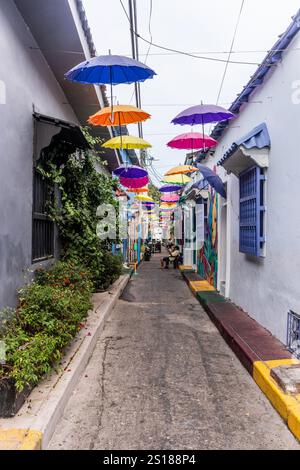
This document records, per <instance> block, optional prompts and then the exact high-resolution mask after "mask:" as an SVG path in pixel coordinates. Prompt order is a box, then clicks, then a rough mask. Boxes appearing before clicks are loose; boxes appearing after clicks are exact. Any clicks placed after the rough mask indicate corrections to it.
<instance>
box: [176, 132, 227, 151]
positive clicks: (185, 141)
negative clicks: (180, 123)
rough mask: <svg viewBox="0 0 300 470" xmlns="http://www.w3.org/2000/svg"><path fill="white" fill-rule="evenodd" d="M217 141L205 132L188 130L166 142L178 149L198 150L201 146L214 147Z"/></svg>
mask: <svg viewBox="0 0 300 470" xmlns="http://www.w3.org/2000/svg"><path fill="white" fill-rule="evenodd" d="M217 144H218V142H217V141H216V140H215V139H213V138H212V137H209V136H208V135H205V134H200V133H199V132H188V133H187V134H180V135H178V136H176V137H175V138H174V139H172V140H170V142H168V143H167V146H168V147H171V148H174V149H179V150H199V149H202V148H212V147H215V146H216V145H217Z"/></svg>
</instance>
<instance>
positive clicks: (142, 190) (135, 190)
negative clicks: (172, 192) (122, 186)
mask: <svg viewBox="0 0 300 470" xmlns="http://www.w3.org/2000/svg"><path fill="white" fill-rule="evenodd" d="M126 191H127V193H136V194H138V193H148V192H149V189H148V188H128V189H126Z"/></svg>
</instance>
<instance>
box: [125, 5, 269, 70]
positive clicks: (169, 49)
mask: <svg viewBox="0 0 300 470" xmlns="http://www.w3.org/2000/svg"><path fill="white" fill-rule="evenodd" d="M119 1H120V3H121V5H122V8H123V10H124V12H125V14H126V17H127V19H128V21H129V23H130V18H129V16H128V14H127V11H126V9H125V7H124V4H123V1H122V0H119ZM133 34H135V35H136V36H137V38H139V39H141V40H142V41H144V42H146V43H147V44H151V46H153V47H156V48H158V49H162V50H164V51H168V52H174V53H177V54H181V55H185V56H188V57H194V58H195V59H201V60H209V61H213V62H223V63H227V62H228V63H230V64H240V65H257V66H258V65H260V63H258V62H246V61H237V60H229V61H228V60H227V59H220V58H217V57H205V56H203V55H196V54H192V53H190V52H186V51H181V50H178V49H174V48H171V47H167V46H162V45H160V44H156V43H154V42H153V41H152V42H151V41H148V39H146V38H144V37H143V36H141V35H140V34H139V33H137V32H136V31H134V29H133ZM267 65H269V66H272V64H267Z"/></svg>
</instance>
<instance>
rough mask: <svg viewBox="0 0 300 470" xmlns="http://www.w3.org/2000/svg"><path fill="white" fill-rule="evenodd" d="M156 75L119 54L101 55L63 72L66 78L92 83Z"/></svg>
mask: <svg viewBox="0 0 300 470" xmlns="http://www.w3.org/2000/svg"><path fill="white" fill-rule="evenodd" d="M154 75H156V73H155V72H154V70H152V69H150V68H149V67H148V66H147V65H145V64H143V63H141V62H139V61H137V60H134V59H130V58H129V57H124V56H120V55H110V54H109V55H102V56H99V57H94V58H92V59H90V60H86V61H84V62H81V63H80V64H78V65H76V67H74V68H73V69H71V70H69V72H67V73H66V74H65V77H66V78H67V79H68V80H71V81H73V82H78V83H83V84H93V85H107V84H110V85H118V84H119V83H135V82H143V81H145V80H147V79H148V78H153V76H154Z"/></svg>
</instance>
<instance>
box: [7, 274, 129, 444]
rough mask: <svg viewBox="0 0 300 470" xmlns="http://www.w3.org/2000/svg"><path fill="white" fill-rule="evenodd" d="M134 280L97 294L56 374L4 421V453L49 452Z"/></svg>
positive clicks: (119, 282)
mask: <svg viewBox="0 0 300 470" xmlns="http://www.w3.org/2000/svg"><path fill="white" fill-rule="evenodd" d="M129 279H130V275H129V274H125V275H122V276H120V278H119V279H118V280H117V281H116V282H115V283H114V284H113V285H112V286H110V288H109V290H108V291H106V292H101V293H97V294H94V295H93V297H92V303H93V310H91V311H90V313H89V315H88V318H87V320H86V324H85V327H84V328H83V329H82V330H81V331H80V332H79V333H78V334H77V335H76V337H75V338H74V340H73V341H72V343H71V345H70V346H69V347H68V348H67V350H66V355H65V356H64V358H63V359H62V361H60V362H61V364H62V365H61V367H60V369H59V370H58V371H54V370H53V371H52V372H51V373H50V374H49V376H47V377H46V378H45V379H44V380H43V381H42V382H40V383H39V384H38V385H37V386H36V387H35V388H34V389H33V391H32V392H31V394H30V395H29V397H28V398H27V400H26V402H25V403H24V405H23V406H22V408H21V409H20V410H19V412H18V413H17V415H16V416H14V417H13V418H8V419H5V418H3V419H0V450H38V449H45V448H46V447H47V444H48V443H49V441H50V439H51V437H52V434H53V432H54V430H55V427H56V425H57V423H58V421H59V419H60V417H61V416H62V414H63V411H64V408H65V406H66V404H67V403H68V400H69V398H70V396H71V394H72V393H73V390H74V389H75V387H76V385H77V383H78V381H79V379H80V377H81V375H82V373H83V371H84V369H85V367H86V365H87V363H88V361H89V359H90V357H91V355H92V353H93V350H94V347H95V345H96V343H97V340H98V338H99V336H100V333H101V332H102V330H103V327H104V323H105V321H106V319H107V318H108V316H109V315H110V313H111V312H112V310H113V308H114V306H115V304H116V302H117V300H118V299H119V297H120V295H121V294H122V292H123V290H124V289H125V287H126V285H127V283H128V281H129Z"/></svg>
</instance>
